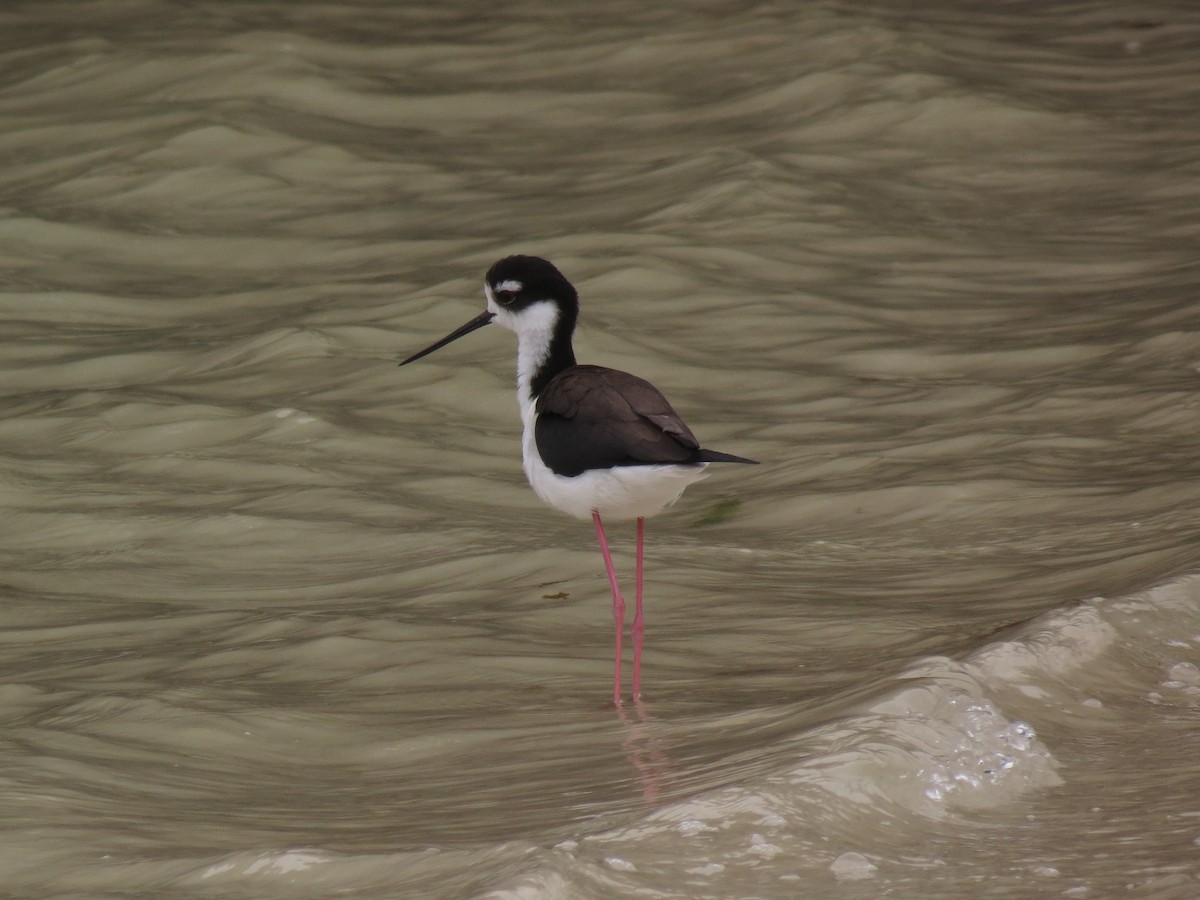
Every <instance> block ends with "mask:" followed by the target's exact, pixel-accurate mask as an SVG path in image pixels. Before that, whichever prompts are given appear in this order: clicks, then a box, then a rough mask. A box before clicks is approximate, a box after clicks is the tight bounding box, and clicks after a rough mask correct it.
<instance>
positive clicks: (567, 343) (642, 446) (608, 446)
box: [400, 256, 755, 705]
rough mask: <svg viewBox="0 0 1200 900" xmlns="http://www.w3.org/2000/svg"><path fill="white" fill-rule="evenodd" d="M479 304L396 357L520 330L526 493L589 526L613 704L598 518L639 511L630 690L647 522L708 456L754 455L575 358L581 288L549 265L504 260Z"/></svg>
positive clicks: (636, 679)
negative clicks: (702, 437)
mask: <svg viewBox="0 0 1200 900" xmlns="http://www.w3.org/2000/svg"><path fill="white" fill-rule="evenodd" d="M483 293H484V296H485V297H486V298H487V309H486V310H484V311H483V312H482V313H480V314H479V315H478V316H476V317H475V318H473V319H472V320H471V321H470V322H467V323H466V324H465V325H463V326H462V327H461V328H459V329H457V330H456V331H452V332H451V333H450V334H448V335H446V336H445V337H444V338H442V339H441V340H440V341H438V342H437V343H435V344H431V345H430V346H428V347H426V348H425V349H424V350H422V351H421V352H420V353H414V354H413V355H412V356H410V357H409V358H408V359H406V360H404V362H402V363H400V365H402V366H403V365H407V364H408V363H410V362H413V361H414V360H418V359H420V358H421V357H423V356H427V355H428V354H430V353H432V352H433V351H434V350H437V349H438V348H439V347H444V346H446V344H449V343H450V342H451V341H455V340H458V339H459V338H460V337H462V336H463V335H466V334H470V333H471V332H472V331H475V330H476V329H478V328H482V327H483V326H484V325H487V324H488V323H489V322H497V323H498V324H500V325H503V326H504V327H505V328H507V329H508V330H509V331H512V332H514V333H515V334H516V335H517V401H518V402H519V403H520V406H521V421H522V422H523V423H524V435H523V438H522V442H521V456H522V459H523V462H524V466H525V475H526V477H528V479H529V483H530V484H531V485H532V486H533V489H534V491H535V492H536V493H537V495H538V496H539V497H541V498H542V500H543V501H545V502H546V503H547V504H549V505H550V506H553V507H554V508H555V509H558V510H561V511H562V512H565V513H567V514H568V515H571V516H574V517H575V518H577V519H584V520H586V519H588V518H589V517H590V518H591V519H592V521H593V522H594V523H595V525H596V536H597V537H598V538H599V540H600V552H601V553H602V554H604V567H605V570H606V571H607V572H608V583H609V587H611V588H612V608H613V618H614V619H615V620H616V631H617V640H616V645H617V646H616V661H615V671H614V674H613V702H614V703H616V704H617V705H620V703H621V637H622V632H623V631H624V620H625V601H624V600H623V599H622V597H621V590H620V588H619V587H618V585H617V576H616V572H615V571H614V569H613V561H612V554H610V553H609V551H608V539H607V537H606V536H605V534H604V524H603V521H602V519H603V518H609V519H637V556H636V567H635V573H636V574H635V577H636V581H637V601H636V606H635V609H634V617H633V623H632V625H631V627H630V632H631V634H632V636H633V697H634V699H635V700H636V699H637V698H638V697H639V696H640V694H641V672H642V636H643V634H644V631H645V624H644V618H643V616H642V547H643V544H644V542H645V519H646V516H652V515H654V514H655V513H657V512H660V511H661V510H662V509H663V508H664V507H667V506H669V505H670V504H672V503H674V502H675V501H676V500H678V499H679V495H680V494H682V493H683V491H684V488H686V487H687V486H688V485H689V484H691V483H692V482H693V481H696V480H698V479H700V478H701V477H703V474H704V469H705V468H706V467H707V465H708V464H709V463H710V462H731V463H754V462H755V461H754V460H752V459H743V458H742V457H740V456H732V455H730V454H728V453H719V452H717V451H716V450H705V449H703V448H702V447H701V446H700V443H699V442H698V441H697V440H696V438H695V436H694V435H693V434H692V432H691V429H689V428H688V427H687V425H685V424H684V423H683V420H682V419H680V418H679V415H678V414H677V413H676V412H675V410H673V409H672V408H671V404H669V403H668V402H667V399H666V398H665V397H664V396H663V395H662V394H661V393H659V391H658V389H657V388H655V387H654V385H652V384H650V383H649V382H647V381H643V380H642V379H641V378H637V377H635V376H633V375H629V374H627V373H625V372H618V371H617V370H615V369H606V368H603V367H601V366H580V365H576V363H575V352H574V350H573V349H572V347H571V335H572V334H573V332H574V331H575V321H576V319H578V317H579V295H578V294H577V293H576V292H575V288H574V287H573V286H572V285H571V282H569V281H567V279H566V278H565V277H564V276H563V274H562V273H561V272H560V271H558V269H556V268H555V267H554V266H553V265H552V264H551V263H549V262H547V261H546V260H544V259H541V258H539V257H536V256H509V257H506V258H504V259H502V260H500V261H499V262H497V263H496V264H495V265H493V266H492V267H491V268H490V269H489V270H488V273H487V276H486V278H485V280H484V285H483Z"/></svg>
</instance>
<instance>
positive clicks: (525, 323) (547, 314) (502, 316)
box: [486, 291, 559, 423]
mask: <svg viewBox="0 0 1200 900" xmlns="http://www.w3.org/2000/svg"><path fill="white" fill-rule="evenodd" d="M486 294H487V300H488V309H489V310H491V311H492V312H493V313H495V318H494V319H492V321H493V322H495V323H496V324H497V325H502V326H504V327H505V328H507V329H508V330H509V331H512V332H514V333H515V334H516V336H517V403H519V404H520V406H521V419H522V421H524V422H525V423H528V422H529V421H530V420H531V418H532V416H533V402H534V399H535V398H534V396H533V387H532V385H533V378H534V376H535V375H537V373H538V370H539V369H540V368H541V367H542V365H543V364H544V363H545V362H546V358H547V357H548V356H549V354H550V339H551V338H552V337H553V336H554V328H555V326H556V325H557V324H558V315H559V311H558V306H557V305H555V304H554V303H551V302H549V301H544V302H541V303H533V304H531V305H529V306H526V307H525V308H524V309H522V310H520V311H519V312H516V313H513V312H509V311H508V310H506V309H504V308H503V307H501V306H500V305H499V304H497V303H496V301H495V300H494V299H493V298H492V296H491V291H486Z"/></svg>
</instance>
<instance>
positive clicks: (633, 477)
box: [521, 416, 708, 520]
mask: <svg viewBox="0 0 1200 900" xmlns="http://www.w3.org/2000/svg"><path fill="white" fill-rule="evenodd" d="M534 419H535V417H534V416H528V417H525V427H524V434H523V435H522V440H521V458H522V460H523V461H524V464H525V477H527V478H528V479H529V484H530V485H531V486H532V487H533V490H534V493H536V494H537V495H538V497H540V498H541V499H542V502H544V503H546V504H547V505H549V506H552V507H554V508H555V509H557V510H560V511H561V512H565V513H566V514H567V515H569V516H574V517H575V518H577V519H590V518H591V517H592V510H596V511H598V512H599V513H600V515H601V516H602V517H603V518H605V519H612V520H616V519H636V518H638V517H640V516H652V515H654V514H655V513H657V512H660V511H662V510H663V509H664V508H666V507H668V506H670V505H671V504H672V503H674V502H675V501H676V500H678V499H679V495H680V494H682V493H683V491H684V489H685V488H686V487H687V486H688V485H689V484H691V483H692V482H694V481H699V480H700V479H701V478H703V477H704V474H705V473H704V470H705V469H706V468H708V464H707V463H700V464H699V465H694V466H673V465H661V466H617V467H616V468H613V469H592V470H590V471H587V472H584V473H583V474H581V475H575V476H574V477H567V476H566V475H556V474H554V473H553V472H552V471H550V469H549V468H548V467H547V466H546V464H545V463H544V462H542V458H541V457H540V456H539V455H538V452H537V444H536V442H535V440H534V429H533V423H534Z"/></svg>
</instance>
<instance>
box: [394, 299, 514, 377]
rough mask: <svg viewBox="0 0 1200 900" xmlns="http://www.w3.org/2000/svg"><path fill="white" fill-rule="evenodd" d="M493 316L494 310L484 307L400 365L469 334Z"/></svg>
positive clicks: (494, 315) (414, 360) (415, 359)
mask: <svg viewBox="0 0 1200 900" xmlns="http://www.w3.org/2000/svg"><path fill="white" fill-rule="evenodd" d="M495 317H496V314H495V313H494V312H489V311H488V310H486V309H485V310H484V311H483V312H481V313H480V314H479V315H477V316H476V317H475V318H473V319H472V320H471V321H470V322H468V323H467V324H466V325H464V326H462V328H456V329H454V331H452V332H450V333H449V334H448V335H446V336H445V337H444V338H442V339H441V340H440V341H438V342H437V343H434V344H430V345H429V346H428V347H426V348H425V349H424V350H422V351H421V352H420V353H414V354H413V355H412V356H410V357H409V358H408V359H406V360H404V362H402V363H400V365H402V366H407V365H408V364H409V363H410V362H416V361H417V360H418V359H420V358H421V357H422V356H428V355H429V354H430V353H432V352H433V351H434V350H437V349H439V348H440V347H445V346H446V345H447V344H449V343H450V342H451V341H457V340H458V339H459V338H460V337H462V336H463V335H464V334H470V333H471V332H472V331H475V330H476V329H477V328H482V327H483V326H484V325H486V324H487V323H488V322H490V321H492V319H494V318H495Z"/></svg>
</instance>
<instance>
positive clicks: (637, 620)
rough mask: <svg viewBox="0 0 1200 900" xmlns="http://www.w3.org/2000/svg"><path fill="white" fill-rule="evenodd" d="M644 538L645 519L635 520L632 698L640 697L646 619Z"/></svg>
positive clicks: (638, 698)
mask: <svg viewBox="0 0 1200 900" xmlns="http://www.w3.org/2000/svg"><path fill="white" fill-rule="evenodd" d="M645 540H646V520H645V519H644V518H642V517H640V516H639V517H638V520H637V563H636V568H635V570H634V575H635V577H636V579H637V604H636V606H635V607H634V610H633V625H632V627H631V628H630V629H629V630H630V632H631V633H632V634H633V699H634V700H640V699H641V697H642V636H643V635H644V634H645V633H646V620H645V618H644V617H643V615H642V546H643V544H645Z"/></svg>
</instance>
